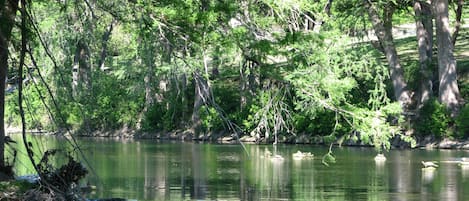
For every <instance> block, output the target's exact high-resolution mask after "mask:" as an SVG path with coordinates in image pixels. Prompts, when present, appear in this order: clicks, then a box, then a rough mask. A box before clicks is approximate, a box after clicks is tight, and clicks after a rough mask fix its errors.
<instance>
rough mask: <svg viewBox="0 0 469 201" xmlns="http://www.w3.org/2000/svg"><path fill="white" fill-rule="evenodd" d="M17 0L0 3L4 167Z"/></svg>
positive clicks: (0, 108)
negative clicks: (10, 66) (6, 112)
mask: <svg viewBox="0 0 469 201" xmlns="http://www.w3.org/2000/svg"><path fill="white" fill-rule="evenodd" d="M17 10H18V0H9V1H1V4H0V22H1V23H0V168H3V167H5V165H6V164H5V155H4V154H5V141H4V139H5V119H4V116H5V82H6V77H7V72H8V54H9V53H8V46H9V43H10V38H11V30H12V28H13V25H14V22H15V16H16V11H17Z"/></svg>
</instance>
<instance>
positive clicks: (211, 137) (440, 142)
mask: <svg viewBox="0 0 469 201" xmlns="http://www.w3.org/2000/svg"><path fill="white" fill-rule="evenodd" d="M6 132H7V133H8V134H20V133H21V129H19V128H12V127H9V128H6ZM27 133H28V134H33V135H60V134H61V133H63V132H51V131H41V130H28V131H27ZM77 136H78V137H97V138H114V139H127V140H129V139H154V140H168V141H197V142H213V143H222V144H236V143H238V142H239V141H241V142H243V143H247V144H271V143H273V141H271V140H269V141H268V140H265V139H258V138H256V137H253V136H249V135H243V136H239V141H238V136H237V135H236V134H231V135H226V132H210V133H205V134H200V135H199V136H198V137H196V136H195V135H194V134H193V132H191V131H190V130H182V129H179V130H175V131H171V132H169V131H167V132H164V131H160V132H138V131H136V130H133V129H128V128H122V129H117V130H108V131H94V132H86V133H84V132H79V134H77ZM415 140H416V147H414V148H420V149H464V150H469V139H465V140H454V139H448V138H442V139H438V138H436V137H433V136H426V137H418V138H416V139H415ZM278 143H284V144H311V145H329V144H326V143H325V142H324V140H323V136H319V135H317V136H311V135H307V134H299V135H296V136H290V137H285V136H282V137H279V141H278ZM334 144H335V145H338V146H363V147H366V146H370V145H368V144H365V143H363V142H361V141H356V142H355V141H352V140H343V141H342V140H340V139H339V140H337V141H336V142H335V143H334ZM391 147H392V148H395V149H410V148H411V147H410V144H409V143H407V142H404V141H403V140H401V139H400V138H398V137H396V138H394V139H393V140H391Z"/></svg>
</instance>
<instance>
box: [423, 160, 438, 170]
mask: <svg viewBox="0 0 469 201" xmlns="http://www.w3.org/2000/svg"><path fill="white" fill-rule="evenodd" d="M422 164H423V167H424V168H437V167H438V165H437V164H436V162H434V161H422Z"/></svg>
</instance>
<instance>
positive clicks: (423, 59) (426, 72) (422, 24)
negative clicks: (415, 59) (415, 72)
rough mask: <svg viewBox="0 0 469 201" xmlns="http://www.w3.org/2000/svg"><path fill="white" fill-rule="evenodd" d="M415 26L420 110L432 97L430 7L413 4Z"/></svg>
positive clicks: (420, 3) (418, 106) (431, 26)
mask: <svg viewBox="0 0 469 201" xmlns="http://www.w3.org/2000/svg"><path fill="white" fill-rule="evenodd" d="M414 12H415V25H416V28H417V32H416V34H417V43H418V52H419V63H420V72H419V74H420V83H419V89H418V91H417V94H416V97H417V100H416V101H417V108H421V107H422V106H423V105H424V104H425V103H426V102H427V101H428V100H429V99H430V98H431V96H432V94H433V91H432V86H433V84H432V78H433V72H434V71H433V69H432V66H431V63H432V55H433V52H432V47H433V21H432V11H431V5H429V4H428V3H426V2H423V1H415V2H414Z"/></svg>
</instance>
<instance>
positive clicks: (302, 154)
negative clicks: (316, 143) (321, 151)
mask: <svg viewBox="0 0 469 201" xmlns="http://www.w3.org/2000/svg"><path fill="white" fill-rule="evenodd" d="M292 156H293V160H303V159H312V158H313V157H314V155H313V154H312V153H310V152H301V151H297V152H296V153H293V154H292Z"/></svg>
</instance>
